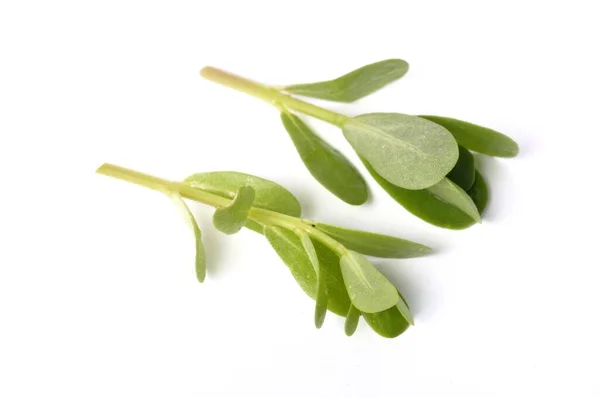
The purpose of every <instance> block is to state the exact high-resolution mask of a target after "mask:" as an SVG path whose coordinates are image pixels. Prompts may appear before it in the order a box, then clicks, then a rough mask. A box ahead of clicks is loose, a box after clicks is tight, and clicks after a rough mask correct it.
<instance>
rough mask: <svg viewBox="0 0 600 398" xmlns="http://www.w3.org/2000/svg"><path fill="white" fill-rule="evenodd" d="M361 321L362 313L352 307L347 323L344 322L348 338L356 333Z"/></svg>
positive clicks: (347, 316)
mask: <svg viewBox="0 0 600 398" xmlns="http://www.w3.org/2000/svg"><path fill="white" fill-rule="evenodd" d="M359 320H360V311H359V310H358V309H357V308H356V307H355V306H353V305H351V306H350V309H349V310H348V314H347V315H346V321H345V322H344V332H346V336H352V335H353V334H354V332H356V328H357V327H358V321H359Z"/></svg>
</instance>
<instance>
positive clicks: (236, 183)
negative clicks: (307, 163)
mask: <svg viewBox="0 0 600 398" xmlns="http://www.w3.org/2000/svg"><path fill="white" fill-rule="evenodd" d="M184 181H185V182H186V183H188V184H189V185H190V186H192V187H194V188H199V189H202V190H204V191H208V192H210V193H213V194H215V195H219V196H222V197H224V198H228V199H233V198H234V197H235V194H236V192H237V190H238V189H240V188H241V187H243V186H250V187H252V188H254V191H255V196H254V203H253V204H252V206H254V207H258V208H261V209H266V210H271V211H276V212H278V213H283V214H287V215H288V216H292V217H300V214H301V212H302V210H301V208H300V203H299V202H298V200H297V199H296V197H295V196H294V195H293V194H292V193H291V192H290V191H288V190H287V189H285V188H284V187H282V186H281V185H279V184H277V183H274V182H272V181H269V180H265V179H264V178H260V177H256V176H253V175H250V174H244V173H238V172H235V171H215V172H210V173H198V174H193V175H191V176H189V177H188V178H186V179H185V180H184ZM246 227H248V228H250V229H252V230H254V231H256V232H258V233H262V232H263V226H262V225H260V224H258V223H257V222H254V221H252V220H248V221H247V223H246Z"/></svg>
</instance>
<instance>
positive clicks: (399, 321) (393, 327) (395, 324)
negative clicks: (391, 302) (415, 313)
mask: <svg viewBox="0 0 600 398" xmlns="http://www.w3.org/2000/svg"><path fill="white" fill-rule="evenodd" d="M362 316H363V318H365V321H367V324H368V325H369V326H370V327H371V329H373V330H374V331H375V332H376V333H377V334H379V335H380V336H383V337H387V338H390V339H392V338H394V337H398V336H400V335H401V334H402V333H404V331H406V329H408V328H409V326H410V324H409V323H408V321H407V320H406V319H405V318H404V317H403V316H402V314H401V313H400V311H399V310H398V307H397V306H394V307H392V308H388V309H387V310H385V311H382V312H377V313H374V314H369V313H362Z"/></svg>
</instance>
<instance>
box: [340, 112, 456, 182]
mask: <svg viewBox="0 0 600 398" xmlns="http://www.w3.org/2000/svg"><path fill="white" fill-rule="evenodd" d="M342 130H343V132H344V136H345V137H346V139H347V140H348V142H350V144H351V145H352V147H353V148H354V150H355V151H356V152H357V153H358V154H359V156H361V157H362V158H365V159H366V160H367V161H368V162H369V163H370V164H371V166H372V167H373V168H374V169H375V170H376V171H377V173H378V174H379V175H381V176H382V177H383V178H385V179H386V180H387V181H389V182H390V183H392V184H394V185H396V186H399V187H402V188H406V189H424V188H428V187H430V186H432V185H435V184H437V183H438V182H440V181H441V180H442V179H443V178H444V177H445V176H446V174H448V173H449V172H450V170H452V168H453V167H454V165H455V164H456V161H457V160H458V145H457V144H456V140H455V139H454V137H453V136H452V134H450V133H449V132H448V130H446V129H445V128H443V127H441V126H440V125H438V124H436V123H433V122H430V121H428V120H425V119H422V118H420V117H416V116H410V115H403V114H400V113H369V114H366V115H360V116H357V117H354V118H351V119H348V121H346V122H345V123H344V125H343V126H342Z"/></svg>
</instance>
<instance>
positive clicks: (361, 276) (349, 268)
mask: <svg viewBox="0 0 600 398" xmlns="http://www.w3.org/2000/svg"><path fill="white" fill-rule="evenodd" d="M340 267H341V269H342V275H343V277H344V283H345V285H346V289H347V290H348V295H349V296H350V300H351V301H352V304H353V305H354V306H355V307H356V308H358V309H359V310H360V311H361V312H370V313H372V312H381V311H384V310H387V309H388V308H390V307H392V306H394V305H396V303H397V302H398V300H399V299H400V297H399V295H398V290H396V288H395V287H394V285H392V284H391V283H390V281H388V280H387V278H386V277H385V276H383V274H381V272H379V270H377V268H375V267H374V266H373V264H371V263H370V262H369V260H367V259H366V258H365V257H363V256H362V255H360V254H358V253H356V252H354V251H351V250H349V251H348V253H346V254H344V255H343V256H342V257H341V259H340Z"/></svg>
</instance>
